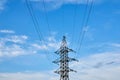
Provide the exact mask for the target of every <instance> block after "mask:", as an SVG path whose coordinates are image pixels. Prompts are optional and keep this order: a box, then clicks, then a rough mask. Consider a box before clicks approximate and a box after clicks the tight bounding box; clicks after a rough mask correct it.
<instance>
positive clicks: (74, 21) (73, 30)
mask: <svg viewBox="0 0 120 80" xmlns="http://www.w3.org/2000/svg"><path fill="white" fill-rule="evenodd" d="M76 15H77V6H75V8H74V14H73V29H72V32H73V33H72V43H71V45H72V46H73V41H74V34H75V27H76V25H75V23H76Z"/></svg>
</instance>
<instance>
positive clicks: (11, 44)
mask: <svg viewBox="0 0 120 80" xmlns="http://www.w3.org/2000/svg"><path fill="white" fill-rule="evenodd" d="M2 32H7V33H8V32H14V31H12V30H11V31H7V30H2ZM30 41H31V40H29V39H28V36H26V35H16V34H15V33H14V34H2V36H1V37H0V58H1V57H17V56H20V55H29V54H34V53H37V52H39V51H51V50H53V49H56V48H57V46H58V42H57V41H56V39H55V35H51V36H49V37H47V38H46V39H45V41H37V42H36V41H32V42H30Z"/></svg>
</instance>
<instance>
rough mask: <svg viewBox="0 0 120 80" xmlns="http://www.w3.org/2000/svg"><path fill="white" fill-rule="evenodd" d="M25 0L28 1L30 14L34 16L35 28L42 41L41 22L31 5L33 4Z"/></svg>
mask: <svg viewBox="0 0 120 80" xmlns="http://www.w3.org/2000/svg"><path fill="white" fill-rule="evenodd" d="M25 1H26V6H27V8H28V11H29V14H30V16H31V18H32V21H33V24H34V27H35V30H36V32H37V34H38V37H39V39H40V41H42V33H41V32H40V29H39V23H38V20H37V18H36V17H35V14H34V12H33V8H32V6H31V4H30V2H29V1H28V0H25Z"/></svg>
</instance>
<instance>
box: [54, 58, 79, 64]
mask: <svg viewBox="0 0 120 80" xmlns="http://www.w3.org/2000/svg"><path fill="white" fill-rule="evenodd" d="M64 61H66V62H72V61H77V62H78V60H77V59H75V58H69V57H68V58H66V59H65V60H63V59H61V60H60V59H56V60H55V61H53V63H55V64H59V63H60V62H64Z"/></svg>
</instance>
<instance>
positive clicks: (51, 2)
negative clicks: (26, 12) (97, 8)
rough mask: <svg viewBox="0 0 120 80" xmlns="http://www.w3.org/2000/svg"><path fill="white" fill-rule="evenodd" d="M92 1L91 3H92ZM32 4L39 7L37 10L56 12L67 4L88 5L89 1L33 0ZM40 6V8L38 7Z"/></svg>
mask: <svg viewBox="0 0 120 80" xmlns="http://www.w3.org/2000/svg"><path fill="white" fill-rule="evenodd" d="M91 1H92V0H90V1H89V2H91ZM98 1H99V0H96V1H95V2H98ZM31 2H34V3H35V4H36V5H37V8H39V9H41V10H45V9H46V10H54V9H58V8H60V7H61V6H62V5H65V4H86V3H87V0H44V2H43V0H31ZM43 3H45V9H44V7H43ZM38 6H39V7H38Z"/></svg>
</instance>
